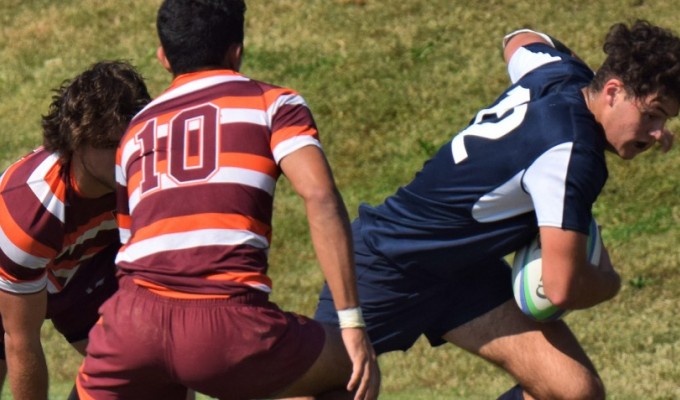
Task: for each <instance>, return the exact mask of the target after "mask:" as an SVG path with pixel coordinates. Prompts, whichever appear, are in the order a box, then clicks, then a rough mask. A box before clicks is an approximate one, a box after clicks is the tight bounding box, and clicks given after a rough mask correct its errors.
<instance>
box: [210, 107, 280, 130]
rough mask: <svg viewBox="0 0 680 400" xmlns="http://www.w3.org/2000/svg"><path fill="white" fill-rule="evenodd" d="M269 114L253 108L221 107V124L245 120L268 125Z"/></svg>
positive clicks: (250, 122)
mask: <svg viewBox="0 0 680 400" xmlns="http://www.w3.org/2000/svg"><path fill="white" fill-rule="evenodd" d="M267 118H268V116H267V114H266V113H265V112H264V111H262V110H254V109H251V108H222V109H220V124H231V123H237V122H245V123H249V124H255V125H261V126H269V125H267Z"/></svg>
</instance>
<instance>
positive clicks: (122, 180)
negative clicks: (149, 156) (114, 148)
mask: <svg viewBox="0 0 680 400" xmlns="http://www.w3.org/2000/svg"><path fill="white" fill-rule="evenodd" d="M147 150H150V149H147ZM118 151H120V152H121V154H120V165H118V164H116V183H118V184H119V185H121V186H127V175H126V170H127V165H128V163H129V162H130V158H131V157H137V156H138V155H139V153H140V152H141V151H142V146H141V144H140V143H138V142H137V139H130V140H128V141H127V142H125V144H124V145H123V148H122V149H119V150H118Z"/></svg>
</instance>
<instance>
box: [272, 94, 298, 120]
mask: <svg viewBox="0 0 680 400" xmlns="http://www.w3.org/2000/svg"><path fill="white" fill-rule="evenodd" d="M285 105H292V106H300V105H301V106H305V107H307V103H306V102H305V99H304V98H302V96H300V95H299V94H282V95H281V96H279V97H277V98H276V100H275V101H274V102H273V103H272V104H271V105H270V106H269V108H268V109H267V126H269V127H271V126H272V125H273V121H274V116H275V115H276V113H277V112H279V109H280V108H281V107H283V106H285Z"/></svg>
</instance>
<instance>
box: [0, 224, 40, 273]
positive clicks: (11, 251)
mask: <svg viewBox="0 0 680 400" xmlns="http://www.w3.org/2000/svg"><path fill="white" fill-rule="evenodd" d="M0 249H2V252H3V253H5V255H6V256H7V257H8V258H9V259H10V260H12V262H14V263H15V264H18V265H20V266H22V267H24V268H31V269H41V268H45V267H46V266H47V264H48V263H49V262H50V259H49V258H43V257H36V256H34V255H32V254H29V253H26V252H25V251H23V250H21V249H20V248H19V247H17V246H15V245H14V243H12V241H11V240H10V239H9V237H7V235H6V234H5V231H4V230H3V229H2V226H0Z"/></svg>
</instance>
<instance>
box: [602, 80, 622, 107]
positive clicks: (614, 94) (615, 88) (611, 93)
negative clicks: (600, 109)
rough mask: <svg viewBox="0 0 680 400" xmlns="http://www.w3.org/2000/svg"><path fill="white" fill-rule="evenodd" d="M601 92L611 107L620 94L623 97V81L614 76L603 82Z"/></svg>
mask: <svg viewBox="0 0 680 400" xmlns="http://www.w3.org/2000/svg"><path fill="white" fill-rule="evenodd" d="M602 94H604V96H605V98H606V99H607V104H608V105H609V106H610V107H611V106H613V105H614V103H616V101H617V100H619V97H620V96H623V97H625V90H624V88H623V82H621V81H620V80H618V79H616V78H612V79H610V80H608V81H607V82H605V84H604V87H603V89H602Z"/></svg>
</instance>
